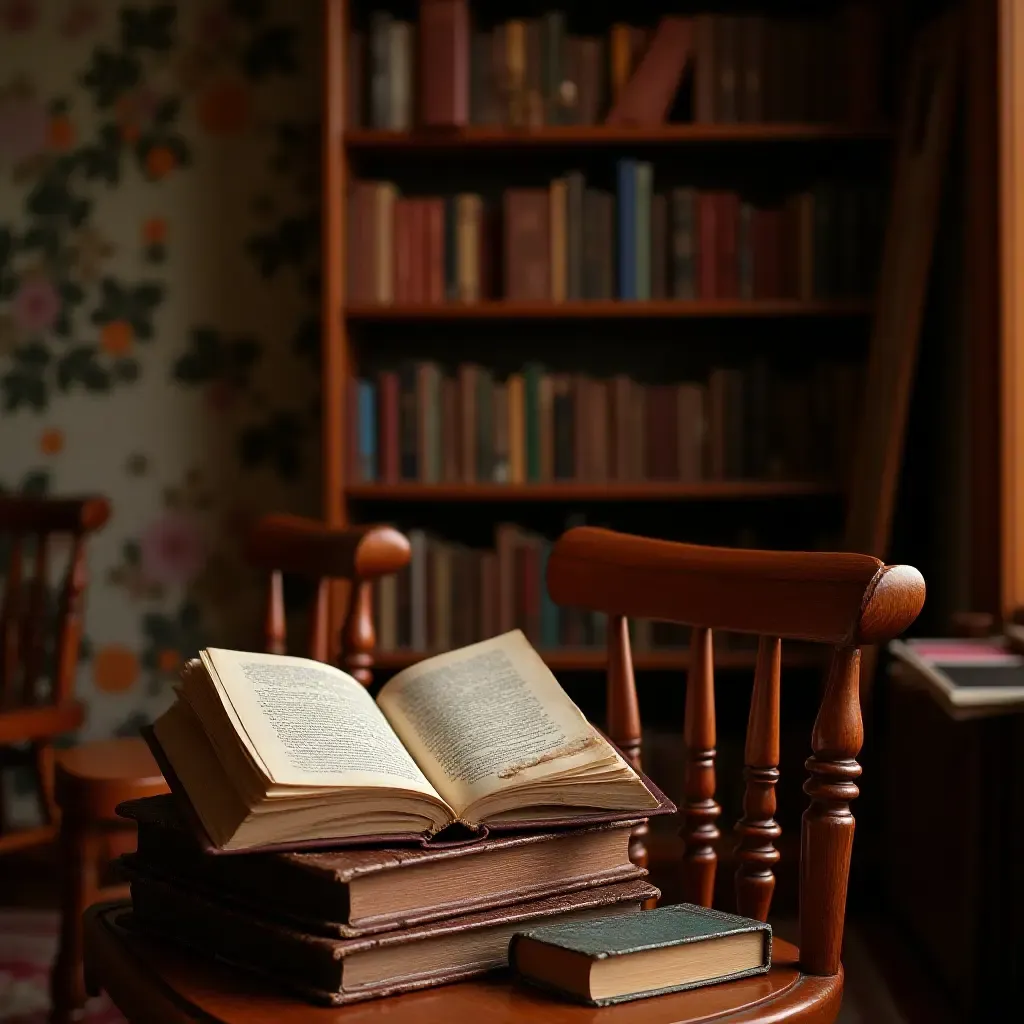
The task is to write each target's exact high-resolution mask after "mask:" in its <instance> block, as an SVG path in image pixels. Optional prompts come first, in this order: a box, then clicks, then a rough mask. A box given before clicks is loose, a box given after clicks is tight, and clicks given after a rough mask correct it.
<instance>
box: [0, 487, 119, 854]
mask: <svg viewBox="0 0 1024 1024" xmlns="http://www.w3.org/2000/svg"><path fill="white" fill-rule="evenodd" d="M109 516H110V506H109V505H108V504H107V502H106V501H105V500H104V499H102V498H95V497H87V498H81V499H62V500H53V499H45V498H25V497H5V498H0V551H3V550H4V549H5V548H6V564H5V565H2V566H0V568H2V569H3V580H2V584H0V767H4V766H12V765H15V764H20V763H25V764H27V765H28V766H29V767H30V768H31V769H32V772H33V777H34V780H35V786H36V793H37V795H38V798H39V802H40V807H41V810H42V812H43V818H44V824H43V826H42V827H41V828H36V829H32V830H31V832H29V833H26V832H8V831H7V827H6V825H7V823H6V821H5V820H4V807H3V799H2V795H0V853H5V852H7V851H9V850H14V849H21V848H23V847H24V846H26V845H31V844H34V843H38V842H48V841H50V840H52V839H53V838H54V837H55V836H56V834H57V808H56V804H55V801H54V794H53V741H54V739H55V738H56V737H58V736H61V735H64V734H66V733H70V732H73V731H74V730H75V729H77V728H78V726H79V725H81V724H82V717H83V714H82V708H81V706H80V705H79V704H78V703H77V702H76V701H75V699H74V684H75V673H76V671H77V668H78V649H79V644H80V642H81V636H82V601H83V597H84V593H85V586H86V566H85V543H86V538H87V537H88V536H89V535H90V534H91V533H94V532H95V531H97V530H99V529H101V528H102V526H103V525H104V524H105V523H106V521H107V519H108V518H109ZM2 557H3V556H2V555H0V558H2ZM62 567H63V574H62V578H61V580H60V583H59V584H58V589H57V595H56V606H55V608H54V610H53V613H52V614H51V611H50V608H51V604H52V603H53V602H52V600H51V596H50V588H51V585H52V581H53V579H54V577H55V576H56V575H59V574H60V573H59V570H61V568H62ZM13 744H18V745H19V749H15V748H14V747H13V746H12V745H13Z"/></svg>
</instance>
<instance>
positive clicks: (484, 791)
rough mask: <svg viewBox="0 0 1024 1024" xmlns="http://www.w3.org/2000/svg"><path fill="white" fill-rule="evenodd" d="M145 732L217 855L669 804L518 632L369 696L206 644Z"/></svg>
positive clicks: (447, 838) (620, 817) (505, 828)
mask: <svg viewBox="0 0 1024 1024" xmlns="http://www.w3.org/2000/svg"><path fill="white" fill-rule="evenodd" d="M143 735H144V737H145V739H146V741H147V743H148V744H149V745H150V748H151V749H152V751H153V754H154V757H155V758H156V759H157V762H158V763H159V765H160V767H161V770H162V771H163V772H164V775H165V777H166V779H167V782H168V785H169V786H170V788H171V790H172V792H173V793H174V794H175V795H176V797H177V798H178V800H179V802H180V803H181V805H182V810H183V813H185V814H186V815H187V817H188V819H189V820H190V822H191V823H192V826H193V828H194V831H195V833H196V836H197V838H198V839H199V841H200V842H201V843H202V844H203V845H204V846H205V847H206V848H207V849H208V850H209V851H210V852H217V853H232V852H241V851H254V850H264V851H268V850H300V849H324V848H342V847H345V846H359V845H383V844H388V845H393V844H396V843H409V844H416V845H421V846H429V845H442V844H450V843H456V844H457V843H470V842H479V841H483V840H485V839H486V838H487V836H488V835H490V834H492V833H494V834H501V833H507V832H522V831H530V830H536V829H545V830H550V829H558V828H580V827H582V826H586V825H596V824H602V823H607V822H614V821H624V820H629V819H635V818H638V817H642V818H647V817H651V816H654V815H658V814H668V813H673V812H674V811H675V807H674V805H673V804H672V803H671V801H669V800H668V798H667V797H665V795H664V794H663V793H662V792H661V791H660V790H659V789H658V788H657V787H656V786H655V785H654V784H653V783H652V782H651V781H650V780H649V779H647V778H646V777H645V776H643V775H642V774H640V773H638V772H636V771H634V769H633V768H632V767H631V766H630V765H629V764H628V763H627V761H626V760H625V758H624V757H623V756H622V754H621V752H620V751H618V750H617V749H616V748H615V746H614V745H613V744H612V743H611V742H610V741H609V740H608V739H607V737H605V736H604V735H603V734H602V733H601V732H600V731H599V730H598V729H596V728H595V727H594V726H593V725H591V724H590V723H589V722H588V721H587V720H586V718H585V717H584V716H583V714H582V712H581V711H580V710H579V708H577V707H576V705H575V704H574V703H573V702H572V700H571V699H570V698H569V696H568V695H567V694H566V693H565V691H564V690H563V689H562V688H561V686H560V685H559V684H558V682H557V680H556V679H555V678H554V676H553V675H552V674H551V672H550V670H549V669H548V668H547V666H546V665H545V664H544V662H543V660H542V658H541V657H540V655H539V654H538V653H537V652H536V651H535V650H534V649H533V647H532V646H531V645H530V643H529V641H528V640H527V639H526V637H525V636H524V635H523V634H522V632H520V631H519V630H515V631H513V632H511V633H506V634H504V635H502V636H498V637H494V638H493V639H491V640H485V641H483V642H481V643H477V644H472V645H470V646H469V647H464V648H461V649H459V650H456V651H451V652H449V653H447V654H441V655H437V656H435V657H432V658H428V659H426V660H425V661H422V662H420V663H419V664H417V665H414V666H412V667H411V668H408V669H406V670H405V671H403V672H401V673H399V674H398V675H396V676H395V677H394V678H393V679H392V680H391V681H390V682H388V683H387V684H386V685H385V686H384V687H383V688H382V690H381V692H380V694H379V695H378V697H377V700H376V701H374V699H373V698H372V697H371V696H370V695H369V693H368V692H367V691H366V689H365V688H364V687H363V686H362V685H361V684H359V683H358V682H357V681H356V680H355V679H353V678H352V677H351V676H348V675H347V674H346V673H344V672H342V671H340V670H339V669H336V668H333V667H332V666H329V665H324V664H321V663H319V662H315V661H310V660H307V659H304V658H291V657H287V656H283V655H268V654H256V653H248V652H239V651H226V650H221V649H210V650H206V651H203V652H202V653H201V655H200V658H199V659H196V660H194V661H192V662H190V663H189V664H188V665H187V666H186V668H185V670H184V671H183V673H182V680H181V685H180V686H179V687H178V690H177V700H176V701H175V703H174V705H172V707H171V708H170V709H169V710H168V711H167V712H165V713H164V715H162V716H161V717H160V718H159V719H158V720H157V721H156V722H155V723H154V725H153V727H152V728H149V729H146V730H144V732H143Z"/></svg>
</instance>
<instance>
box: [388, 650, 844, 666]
mask: <svg viewBox="0 0 1024 1024" xmlns="http://www.w3.org/2000/svg"><path fill="white" fill-rule="evenodd" d="M782 650H783V665H784V667H786V668H790V669H817V668H822V667H823V666H824V664H825V662H824V660H823V658H822V656H821V654H820V653H819V652H817V651H815V650H813V649H810V650H804V649H794V650H791V651H789V652H788V653H787V651H786V648H785V645H783V649H782ZM538 651H539V653H540V655H541V657H543V659H544V661H545V662H546V663H547V666H548V668H550V669H551V671H552V672H599V671H601V670H602V669H604V667H605V664H606V659H607V654H606V652H605V650H604V649H603V648H598V649H595V650H586V649H583V650H551V649H547V650H545V649H544V648H538ZM429 656H430V654H429V653H420V652H418V651H406V650H402V651H378V652H377V653H376V654H375V655H374V667H375V668H380V669H384V670H386V671H392V670H395V669H402V668H406V667H408V666H409V665H415V664H416V663H417V662H419V661H422V660H423V659H424V658H427V657H429ZM756 661H757V651H756V650H749V651H744V650H732V651H730V650H724V651H715V668H716V669H722V670H723V671H726V670H732V671H738V670H745V669H749V670H751V671H753V669H754V665H755V663H756ZM689 663H690V654H689V651H687V650H660V651H634V652H633V668H634V669H635V670H636V671H638V672H676V671H685V670H686V669H687V668H688V667H689Z"/></svg>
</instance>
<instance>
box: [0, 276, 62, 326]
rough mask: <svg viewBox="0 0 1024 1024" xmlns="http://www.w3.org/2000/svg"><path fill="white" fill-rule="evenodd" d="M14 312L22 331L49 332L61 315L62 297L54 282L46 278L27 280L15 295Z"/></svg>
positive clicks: (30, 278)
mask: <svg viewBox="0 0 1024 1024" xmlns="http://www.w3.org/2000/svg"><path fill="white" fill-rule="evenodd" d="M12 312H13V313H14V322H15V323H16V324H17V325H18V326H19V327H20V328H22V330H25V331H45V330H48V329H49V328H50V327H52V326H53V324H54V321H55V320H56V319H57V316H58V314H59V313H60V296H59V295H58V294H57V289H56V288H54V286H53V282H52V281H50V280H49V279H48V278H45V277H29V278H26V279H25V280H24V281H22V282H21V287H20V288H19V289H18V290H17V292H16V293H15V295H14V302H13V303H12Z"/></svg>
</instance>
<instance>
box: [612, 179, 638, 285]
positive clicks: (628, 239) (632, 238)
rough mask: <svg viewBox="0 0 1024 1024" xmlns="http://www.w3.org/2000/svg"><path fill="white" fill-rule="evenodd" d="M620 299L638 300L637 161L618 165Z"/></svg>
mask: <svg viewBox="0 0 1024 1024" xmlns="http://www.w3.org/2000/svg"><path fill="white" fill-rule="evenodd" d="M618 191H619V195H618V204H617V205H618V212H619V232H618V235H619V238H618V242H619V253H618V255H619V298H620V299H635V298H637V289H636V161H635V160H620V161H619V165H618Z"/></svg>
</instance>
